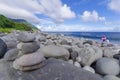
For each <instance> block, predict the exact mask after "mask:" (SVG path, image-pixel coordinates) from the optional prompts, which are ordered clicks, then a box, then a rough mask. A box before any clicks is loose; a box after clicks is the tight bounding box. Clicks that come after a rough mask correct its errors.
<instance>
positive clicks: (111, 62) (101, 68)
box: [96, 58, 120, 75]
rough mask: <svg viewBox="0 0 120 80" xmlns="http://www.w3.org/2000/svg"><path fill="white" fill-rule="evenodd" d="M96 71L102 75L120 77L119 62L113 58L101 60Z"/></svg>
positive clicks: (98, 61)
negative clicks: (119, 75)
mask: <svg viewBox="0 0 120 80" xmlns="http://www.w3.org/2000/svg"><path fill="white" fill-rule="evenodd" d="M96 71H97V72H98V73H99V74H102V75H118V74H119V72H120V66H119V61H118V60H116V59H111V58H101V59H99V60H97V62H96Z"/></svg>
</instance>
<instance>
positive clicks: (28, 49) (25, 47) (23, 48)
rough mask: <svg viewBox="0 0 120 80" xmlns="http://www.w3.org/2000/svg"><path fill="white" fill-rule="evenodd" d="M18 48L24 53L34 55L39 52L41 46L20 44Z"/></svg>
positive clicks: (31, 43)
mask: <svg viewBox="0 0 120 80" xmlns="http://www.w3.org/2000/svg"><path fill="white" fill-rule="evenodd" d="M17 48H18V49H19V50H20V51H21V52H22V53H23V54H27V53H33V52H35V51H37V50H38V49H39V48H40V46H39V45H38V44H37V42H29V43H19V44H18V45H17Z"/></svg>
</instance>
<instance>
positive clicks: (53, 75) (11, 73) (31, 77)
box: [0, 59, 103, 80]
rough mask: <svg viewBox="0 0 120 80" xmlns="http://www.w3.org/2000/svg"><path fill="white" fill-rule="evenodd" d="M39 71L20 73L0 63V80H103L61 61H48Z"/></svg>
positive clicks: (5, 63) (7, 64)
mask: <svg viewBox="0 0 120 80" xmlns="http://www.w3.org/2000/svg"><path fill="white" fill-rule="evenodd" d="M44 63H45V66H44V67H41V68H40V69H37V70H34V71H29V72H21V71H17V70H15V69H13V68H12V66H11V63H8V62H5V61H0V79H1V80H103V79H102V78H101V77H100V76H98V75H96V74H92V73H90V72H88V71H85V70H83V69H80V68H77V67H75V66H74V65H71V64H69V63H67V62H65V61H63V60H57V59H48V60H46V61H45V62H44Z"/></svg>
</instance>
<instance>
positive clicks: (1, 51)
mask: <svg viewBox="0 0 120 80" xmlns="http://www.w3.org/2000/svg"><path fill="white" fill-rule="evenodd" d="M6 51H7V45H6V43H5V42H4V41H3V40H2V39H0V59H1V58H3V56H4V55H5V53H6Z"/></svg>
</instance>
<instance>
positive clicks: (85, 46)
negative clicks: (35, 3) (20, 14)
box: [0, 31, 120, 80]
mask: <svg viewBox="0 0 120 80" xmlns="http://www.w3.org/2000/svg"><path fill="white" fill-rule="evenodd" d="M0 43H2V44H0V58H1V60H0V68H3V69H0V75H3V76H0V77H2V78H3V79H2V80H16V79H17V77H18V76H19V78H20V80H31V78H32V80H38V78H39V79H40V80H89V79H91V80H120V78H119V73H120V64H119V59H120V46H119V45H114V44H106V43H105V45H104V46H103V44H102V43H100V42H96V41H93V40H88V39H83V38H73V37H68V36H64V35H57V34H49V33H42V32H34V33H31V32H26V31H23V32H22V31H13V32H12V33H10V34H6V35H4V36H1V39H0ZM1 46H2V47H1ZM6 69H7V70H8V71H6ZM3 71H4V72H5V73H3ZM11 71H12V72H11ZM24 71H25V72H24ZM28 71H30V72H28ZM6 72H7V73H6ZM26 72H27V73H26ZM11 73H13V74H15V75H14V77H13V76H12V75H10V74H11ZM7 75H9V77H10V78H9V77H8V78H5V77H4V76H7ZM24 75H26V76H29V77H30V78H28V77H25V76H24ZM33 75H34V76H33ZM48 77H51V78H48Z"/></svg>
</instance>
